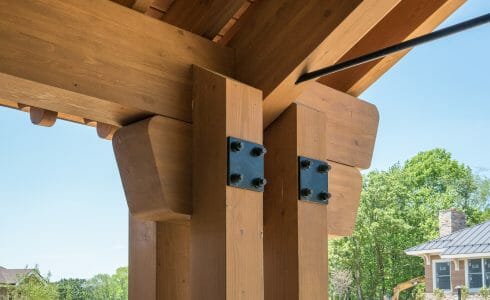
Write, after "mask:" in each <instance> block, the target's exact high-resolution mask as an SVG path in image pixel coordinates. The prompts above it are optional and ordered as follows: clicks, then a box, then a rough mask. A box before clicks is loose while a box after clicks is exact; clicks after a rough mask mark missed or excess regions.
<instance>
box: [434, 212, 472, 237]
mask: <svg viewBox="0 0 490 300" xmlns="http://www.w3.org/2000/svg"><path fill="white" fill-rule="evenodd" d="M465 227H466V215H465V214H464V213H463V212H460V211H457V210H456V209H455V208H451V209H448V210H442V211H440V212H439V236H446V235H448V234H451V233H453V232H456V231H458V230H460V229H463V228H465Z"/></svg>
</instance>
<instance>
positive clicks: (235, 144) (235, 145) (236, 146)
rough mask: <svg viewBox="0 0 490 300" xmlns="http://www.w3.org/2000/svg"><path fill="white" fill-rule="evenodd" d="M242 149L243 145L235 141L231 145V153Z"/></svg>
mask: <svg viewBox="0 0 490 300" xmlns="http://www.w3.org/2000/svg"><path fill="white" fill-rule="evenodd" d="M242 149H243V143H242V142H239V141H235V142H232V143H231V151H233V152H239V151H240V150H242Z"/></svg>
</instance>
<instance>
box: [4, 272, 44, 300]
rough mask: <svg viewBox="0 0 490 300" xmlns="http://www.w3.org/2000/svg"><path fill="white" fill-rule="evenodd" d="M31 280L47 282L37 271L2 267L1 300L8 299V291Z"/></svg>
mask: <svg viewBox="0 0 490 300" xmlns="http://www.w3.org/2000/svg"><path fill="white" fill-rule="evenodd" d="M27 278H29V279H31V278H32V279H35V280H39V281H41V282H45V280H44V278H43V277H42V276H41V275H40V274H39V272H38V271H37V270H36V269H6V268H4V267H0V300H4V299H8V291H9V289H11V288H12V287H14V286H16V285H18V284H20V283H22V281H24V280H26V279H27Z"/></svg>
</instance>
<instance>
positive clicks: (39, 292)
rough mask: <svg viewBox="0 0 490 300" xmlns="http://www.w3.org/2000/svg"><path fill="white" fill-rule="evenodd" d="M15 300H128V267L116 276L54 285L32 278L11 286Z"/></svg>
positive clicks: (61, 282) (65, 280)
mask: <svg viewBox="0 0 490 300" xmlns="http://www.w3.org/2000/svg"><path fill="white" fill-rule="evenodd" d="M9 295H10V296H11V297H12V299H22V300H24V299H30V300H58V299H59V300H108V299H110V300H126V299H128V268H127V267H122V268H118V269H117V270H116V273H115V274H113V275H107V274H98V275H95V276H94V277H92V278H91V279H88V280H87V279H76V278H70V279H61V280H60V281H58V282H55V283H51V282H49V278H48V279H47V280H46V281H43V280H37V278H36V277H29V278H26V279H25V280H22V281H21V283H20V284H19V285H17V286H14V287H11V288H10V290H9Z"/></svg>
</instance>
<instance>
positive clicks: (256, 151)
mask: <svg viewBox="0 0 490 300" xmlns="http://www.w3.org/2000/svg"><path fill="white" fill-rule="evenodd" d="M266 153H267V150H266V149H265V148H264V147H255V148H253V149H252V155H253V156H262V155H264V154H266Z"/></svg>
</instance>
